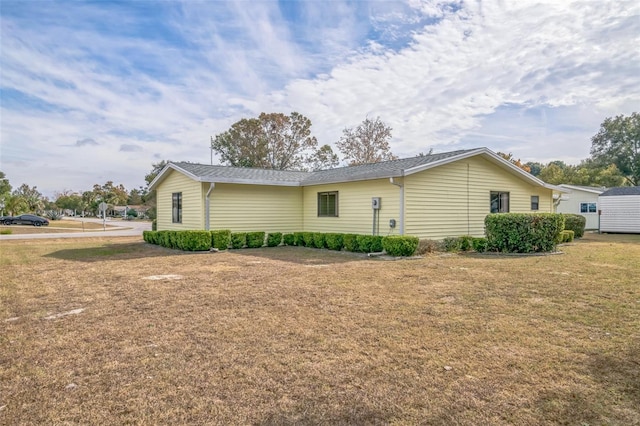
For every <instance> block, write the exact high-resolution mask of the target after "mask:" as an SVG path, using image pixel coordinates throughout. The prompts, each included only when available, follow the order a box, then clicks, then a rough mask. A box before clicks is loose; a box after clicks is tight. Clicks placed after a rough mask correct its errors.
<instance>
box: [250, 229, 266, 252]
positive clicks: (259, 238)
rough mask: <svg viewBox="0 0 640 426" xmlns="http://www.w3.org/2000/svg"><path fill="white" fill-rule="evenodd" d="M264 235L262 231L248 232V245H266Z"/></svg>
mask: <svg viewBox="0 0 640 426" xmlns="http://www.w3.org/2000/svg"><path fill="white" fill-rule="evenodd" d="M264 235H265V233H264V232H262V231H256V232H247V247H249V248H260V247H262V246H263V245H264Z"/></svg>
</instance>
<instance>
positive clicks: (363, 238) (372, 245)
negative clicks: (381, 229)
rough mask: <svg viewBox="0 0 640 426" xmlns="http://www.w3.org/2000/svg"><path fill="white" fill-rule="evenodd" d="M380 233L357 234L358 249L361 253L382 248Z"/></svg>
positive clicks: (372, 251)
mask: <svg viewBox="0 0 640 426" xmlns="http://www.w3.org/2000/svg"><path fill="white" fill-rule="evenodd" d="M382 238H383V237H381V236H380V235H357V236H356V243H357V245H358V251H360V252H362V253H378V252H381V251H382V250H383V248H382Z"/></svg>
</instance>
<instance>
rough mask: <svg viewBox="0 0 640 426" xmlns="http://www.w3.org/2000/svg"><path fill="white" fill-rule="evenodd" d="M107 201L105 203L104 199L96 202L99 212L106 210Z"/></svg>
mask: <svg viewBox="0 0 640 426" xmlns="http://www.w3.org/2000/svg"><path fill="white" fill-rule="evenodd" d="M107 207H108V206H107V203H105V202H104V201H103V202H102V203H100V204H98V208H99V209H100V211H101V212H104V211H107Z"/></svg>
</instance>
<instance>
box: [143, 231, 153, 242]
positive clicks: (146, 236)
mask: <svg viewBox="0 0 640 426" xmlns="http://www.w3.org/2000/svg"><path fill="white" fill-rule="evenodd" d="M152 233H153V231H142V239H143V240H144V242H145V243H151V238H152V237H151V235H152Z"/></svg>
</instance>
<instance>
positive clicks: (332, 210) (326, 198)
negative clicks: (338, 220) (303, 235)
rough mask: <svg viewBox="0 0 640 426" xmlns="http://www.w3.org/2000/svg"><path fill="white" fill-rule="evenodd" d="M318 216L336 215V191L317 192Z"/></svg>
mask: <svg viewBox="0 0 640 426" xmlns="http://www.w3.org/2000/svg"><path fill="white" fill-rule="evenodd" d="M318 217H338V191H335V192H318Z"/></svg>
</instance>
